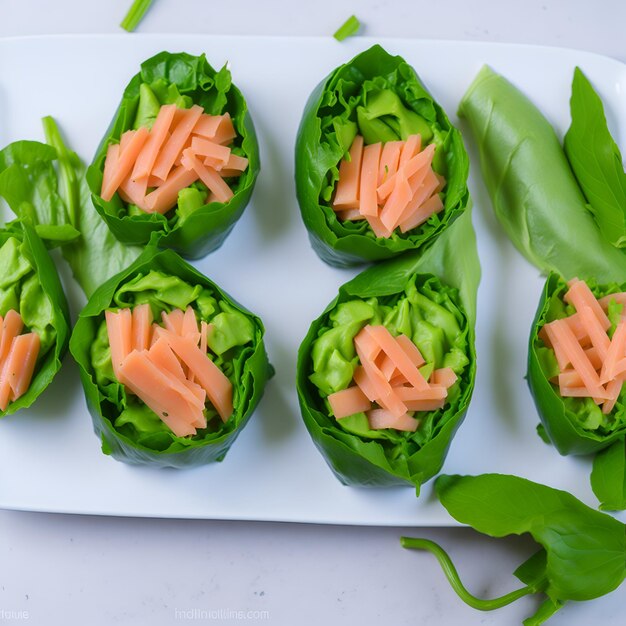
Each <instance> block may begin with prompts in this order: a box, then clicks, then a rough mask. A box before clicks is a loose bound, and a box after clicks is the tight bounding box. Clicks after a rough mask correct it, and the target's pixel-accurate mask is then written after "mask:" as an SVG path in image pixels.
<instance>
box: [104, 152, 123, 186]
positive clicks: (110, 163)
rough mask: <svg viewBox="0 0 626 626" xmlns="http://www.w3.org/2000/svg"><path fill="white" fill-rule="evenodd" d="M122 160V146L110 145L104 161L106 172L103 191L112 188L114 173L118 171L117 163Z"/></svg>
mask: <svg viewBox="0 0 626 626" xmlns="http://www.w3.org/2000/svg"><path fill="white" fill-rule="evenodd" d="M119 158H120V144H119V143H110V144H109V147H108V148H107V154H106V157H105V159H104V171H103V173H102V189H108V188H109V187H110V186H111V180H112V179H113V173H114V172H115V170H116V169H117V167H118V165H117V162H118V161H119Z"/></svg>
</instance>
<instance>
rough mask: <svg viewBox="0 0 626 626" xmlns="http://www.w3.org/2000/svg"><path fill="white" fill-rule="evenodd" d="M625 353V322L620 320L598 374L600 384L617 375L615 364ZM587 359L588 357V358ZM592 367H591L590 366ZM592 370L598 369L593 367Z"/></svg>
mask: <svg viewBox="0 0 626 626" xmlns="http://www.w3.org/2000/svg"><path fill="white" fill-rule="evenodd" d="M625 352H626V321H625V320H622V321H621V322H620V323H619V324H618V325H617V327H616V328H615V332H614V333H613V339H612V340H611V343H610V345H609V348H608V350H607V351H606V356H605V358H604V363H603V365H602V370H601V372H600V382H601V383H602V384H603V385H604V384H606V383H607V382H609V381H610V380H611V379H612V378H614V377H615V376H616V374H617V371H616V370H617V367H616V366H617V363H618V361H619V360H621V359H622V358H623V357H624V353H625ZM588 358H589V357H588ZM592 367H593V365H592ZM594 369H598V368H597V367H595V368H594Z"/></svg>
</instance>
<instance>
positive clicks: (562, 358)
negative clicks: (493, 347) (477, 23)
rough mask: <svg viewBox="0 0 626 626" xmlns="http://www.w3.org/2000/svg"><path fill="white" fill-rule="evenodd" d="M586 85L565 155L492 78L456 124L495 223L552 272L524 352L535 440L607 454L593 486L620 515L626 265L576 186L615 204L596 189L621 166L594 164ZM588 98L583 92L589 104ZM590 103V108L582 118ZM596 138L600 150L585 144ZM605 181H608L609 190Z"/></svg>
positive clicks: (487, 75) (594, 123) (464, 105)
mask: <svg viewBox="0 0 626 626" xmlns="http://www.w3.org/2000/svg"><path fill="white" fill-rule="evenodd" d="M581 76H582V74H581V73H580V71H576V72H575V77H574V85H573V87H574V91H573V94H572V100H571V113H572V126H571V128H570V130H569V131H568V134H567V135H566V148H567V150H566V151H564V150H563V148H562V147H561V144H560V142H559V140H558V138H557V136H556V134H555V132H554V129H553V128H552V126H551V125H550V124H549V122H548V121H547V120H546V119H545V118H544V116H543V115H542V114H541V112H540V111H539V110H538V109H537V108H536V107H535V106H534V105H533V104H532V103H531V102H530V100H528V98H526V97H525V96H524V95H523V94H522V93H521V92H520V91H519V90H518V89H517V88H515V87H514V86H513V85H512V84H511V83H510V82H508V81H507V80H506V79H505V78H504V77H502V76H500V75H498V74H497V73H495V72H493V71H492V70H491V69H489V68H487V67H485V68H483V69H482V70H481V71H480V73H479V74H478V76H477V77H476V79H475V80H474V82H473V83H472V85H471V86H470V88H469V89H468V91H467V93H466V94H465V96H464V97H463V100H462V101H461V105H460V109H459V113H460V115H461V116H462V117H466V118H467V121H468V123H469V126H470V128H471V130H472V132H473V135H474V137H476V138H477V139H478V148H479V151H480V159H481V166H482V172H483V179H484V181H485V184H486V186H487V190H488V191H489V195H490V197H491V201H492V204H493V208H494V210H495V213H496V216H497V217H498V219H499V221H500V223H501V224H502V226H503V228H504V229H505V231H506V232H507V234H508V235H509V237H510V239H511V240H512V242H513V243H514V244H515V245H516V247H517V248H518V249H519V250H520V252H522V254H524V256H525V257H526V258H527V259H528V260H530V261H531V262H532V263H533V264H534V265H536V266H537V267H538V268H539V269H540V270H541V271H542V272H544V273H549V276H548V278H547V280H546V283H545V286H544V289H543V291H542V295H541V298H540V301H539V305H538V309H537V313H536V317H535V320H534V323H533V325H532V328H531V332H530V339H529V353H528V375H527V380H528V384H529V387H530V391H531V393H532V396H533V399H534V402H535V405H536V407H537V410H538V413H539V416H540V418H541V422H542V425H540V427H539V428H538V431H539V434H540V435H541V436H542V437H543V438H544V439H545V440H546V441H551V442H552V443H553V444H554V445H555V447H556V448H557V450H558V451H559V452H560V453H561V454H597V453H598V452H600V451H603V452H601V453H600V454H597V456H596V457H595V459H594V470H593V473H592V478H591V480H592V487H593V489H594V492H595V493H596V496H597V497H598V498H599V499H600V501H601V503H602V506H603V507H604V508H615V509H618V508H620V509H621V508H624V507H625V506H626V498H625V495H624V494H625V493H626V492H625V491H624V486H625V484H626V463H625V461H624V459H625V454H624V436H625V434H626V430H625V428H624V425H625V424H624V396H623V394H622V391H621V388H622V382H623V378H620V377H621V373H620V371H619V368H616V367H615V364H613V362H612V360H613V359H617V361H619V360H620V359H621V358H622V357H623V356H626V353H624V354H621V353H622V352H624V350H623V349H622V348H621V347H619V345H618V343H619V340H620V333H616V329H617V328H618V327H619V326H620V319H621V309H622V305H621V300H619V298H620V297H621V296H619V295H616V296H615V297H614V298H613V299H612V298H611V296H610V294H620V293H622V292H623V291H624V290H625V286H624V283H625V282H626V254H624V251H623V250H621V249H620V248H618V247H616V246H615V245H614V244H615V243H617V241H613V240H610V239H609V238H607V237H606V236H605V234H606V229H607V227H606V224H607V222H608V221H610V219H612V218H611V217H610V216H611V213H610V210H609V208H608V205H602V209H603V211H604V212H603V213H602V216H603V217H602V221H598V217H599V211H600V209H599V207H600V206H601V205H598V204H596V209H593V207H592V208H591V209H590V205H588V204H587V200H586V197H585V196H584V195H583V192H582V191H581V186H582V188H583V189H586V190H588V191H587V192H588V193H589V198H590V199H593V200H594V202H595V201H596V200H597V197H598V196H600V195H602V194H604V195H605V196H606V195H608V196H611V195H612V192H611V191H610V187H609V186H607V187H606V188H604V189H603V190H601V187H602V184H601V182H602V180H603V177H602V175H600V174H598V171H599V170H602V166H603V163H604V164H606V163H607V162H609V163H610V164H611V168H614V167H615V163H614V153H615V150H616V147H615V145H614V144H613V143H612V140H611V142H608V141H607V142H605V143H606V145H607V146H608V148H609V152H610V153H612V154H611V156H610V158H608V159H607V158H606V157H607V155H606V154H605V155H604V156H605V158H604V160H603V159H601V158H596V156H597V155H598V154H601V153H604V152H605V150H604V147H603V141H604V139H605V138H606V137H609V139H610V134H609V133H608V129H607V127H606V119H605V118H604V113H603V110H602V107H601V105H600V108H599V109H598V105H597V95H596V94H595V92H593V89H592V87H591V85H590V83H588V81H582V80H581ZM581 90H587V94H586V96H583V95H582V92H581ZM584 98H587V99H589V100H590V101H591V102H593V103H594V106H593V107H585V106H584V102H583V100H584ZM602 129H603V131H602ZM601 131H602V132H601ZM591 135H593V136H594V137H595V139H594V141H590V140H588V141H582V140H581V138H585V137H587V138H589V137H590V136H591ZM603 138H604V139H603ZM609 143H611V145H609ZM566 152H567V155H566ZM568 158H569V161H568ZM570 161H571V162H574V163H575V167H574V168H572V167H571V166H570ZM609 174H610V172H606V171H605V172H604V175H605V177H606V179H607V180H609V179H610V176H609ZM581 176H582V177H584V178H585V180H583V181H582V182H581V180H580V177H581ZM590 181H593V185H594V186H593V187H591V188H590V187H589V184H590ZM579 182H581V186H579ZM590 190H591V191H593V192H594V193H595V195H593V194H591V193H590ZM612 197H613V199H614V200H615V199H616V198H617V197H618V196H617V195H616V194H614V195H612ZM617 204H619V203H617ZM624 208H626V207H622V208H621V209H619V211H623V209H624ZM613 209H615V206H613ZM611 210H612V209H611ZM612 215H613V217H614V219H615V220H616V221H619V220H617V217H618V216H617V215H616V214H615V213H613V214H612ZM613 234H614V235H615V234H617V231H615V232H614V233H613ZM590 312H592V313H593V314H592V315H590ZM555 333H556V335H555ZM616 338H617V340H618V342H617V343H616V341H615V340H616ZM611 346H613V347H612V348H611ZM609 349H610V350H611V353H610V354H611V357H610V359H609V356H608V354H609ZM607 359H608V360H607Z"/></svg>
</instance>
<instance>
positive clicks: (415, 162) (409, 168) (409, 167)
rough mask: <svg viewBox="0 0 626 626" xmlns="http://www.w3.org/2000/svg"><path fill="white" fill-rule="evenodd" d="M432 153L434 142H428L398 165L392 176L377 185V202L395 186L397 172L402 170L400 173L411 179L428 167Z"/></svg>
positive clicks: (380, 201)
mask: <svg viewBox="0 0 626 626" xmlns="http://www.w3.org/2000/svg"><path fill="white" fill-rule="evenodd" d="M434 154H435V146H434V144H430V145H428V146H426V147H425V148H424V149H423V150H422V151H421V152H420V153H419V154H417V155H416V156H414V157H413V158H412V159H411V160H410V161H408V162H407V163H406V164H404V165H403V166H402V167H400V166H398V171H397V172H395V173H394V174H393V175H392V176H389V177H388V178H387V180H385V182H384V183H382V184H381V185H379V187H378V190H377V193H378V203H379V204H383V203H384V202H385V200H386V199H387V198H388V197H389V195H390V194H391V192H392V191H393V189H394V187H395V186H396V183H397V179H398V174H400V172H402V175H403V176H404V177H405V178H406V179H407V180H411V178H412V177H413V176H415V174H416V173H417V172H419V171H420V170H422V169H423V168H424V167H426V169H427V170H428V169H430V166H431V163H432V160H433V155H434Z"/></svg>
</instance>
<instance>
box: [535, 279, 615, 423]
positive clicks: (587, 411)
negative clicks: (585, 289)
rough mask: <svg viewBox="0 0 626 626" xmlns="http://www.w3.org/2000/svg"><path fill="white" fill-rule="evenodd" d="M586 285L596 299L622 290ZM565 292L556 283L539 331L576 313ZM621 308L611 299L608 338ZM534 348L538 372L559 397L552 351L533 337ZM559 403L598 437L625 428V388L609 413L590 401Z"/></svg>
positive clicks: (538, 338)
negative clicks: (565, 298) (549, 382)
mask: <svg viewBox="0 0 626 626" xmlns="http://www.w3.org/2000/svg"><path fill="white" fill-rule="evenodd" d="M587 284H588V285H589V288H590V289H591V291H592V292H593V295H594V296H595V297H596V298H602V297H604V296H607V295H609V294H611V293H618V292H621V291H623V288H622V286H620V285H618V284H617V283H613V284H609V285H597V284H595V283H593V282H592V281H587ZM568 289H569V287H568V285H567V284H566V283H565V282H564V281H562V280H560V281H559V282H558V285H557V288H556V289H555V290H554V291H553V292H552V294H550V296H549V298H548V299H547V300H546V304H545V307H544V309H543V311H542V313H541V316H540V318H539V321H538V324H537V327H538V328H542V327H543V326H544V325H545V324H548V323H550V322H553V321H554V320H557V319H563V318H565V317H569V316H570V315H573V314H574V313H576V309H575V308H574V307H573V306H571V305H570V304H568V303H566V302H565V301H564V300H563V298H564V296H565V294H566V293H567V291H568ZM622 308H623V305H621V304H619V303H618V302H616V301H615V300H611V302H610V304H609V307H608V312H607V315H608V317H609V320H610V321H611V327H610V328H609V330H608V334H609V337H612V336H613V333H614V332H615V328H616V326H617V324H618V323H619V320H620V316H621V312H622ZM534 347H535V353H536V355H537V359H538V361H539V364H540V366H541V371H542V372H543V374H544V376H545V377H546V379H548V380H550V381H551V384H552V387H553V388H554V389H555V391H556V393H557V394H559V390H558V389H559V387H558V384H555V383H554V382H552V380H554V379H555V378H556V377H558V375H559V373H560V369H559V365H558V363H557V360H556V355H555V354H554V350H553V349H552V348H550V347H548V346H546V345H545V344H544V342H543V340H542V339H541V338H540V337H539V336H536V337H535V338H534ZM559 397H560V394H559ZM561 400H562V401H563V404H564V405H565V407H566V409H567V410H568V411H570V413H571V414H572V415H573V416H574V417H575V419H576V420H577V422H578V423H579V424H580V426H581V427H582V428H584V429H586V430H591V431H595V432H597V433H598V434H600V435H608V434H610V433H612V432H613V431H614V430H616V429H618V428H621V427H625V426H626V389H625V388H624V386H623V385H622V390H621V392H620V395H619V397H618V399H617V402H616V403H615V406H614V407H613V409H612V411H611V412H610V413H607V414H605V413H603V412H602V409H601V407H599V406H598V405H597V404H596V403H595V402H594V401H593V399H592V398H561Z"/></svg>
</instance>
